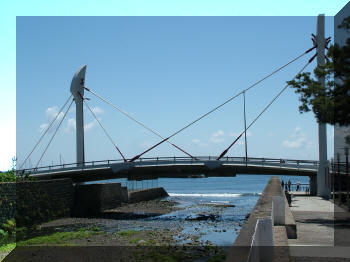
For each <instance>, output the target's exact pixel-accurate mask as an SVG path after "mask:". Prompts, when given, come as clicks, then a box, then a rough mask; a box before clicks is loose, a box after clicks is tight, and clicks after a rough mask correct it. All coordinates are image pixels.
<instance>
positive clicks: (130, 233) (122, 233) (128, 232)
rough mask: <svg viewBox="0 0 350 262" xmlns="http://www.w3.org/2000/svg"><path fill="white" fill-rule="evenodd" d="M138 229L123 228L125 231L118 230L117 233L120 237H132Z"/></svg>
mask: <svg viewBox="0 0 350 262" xmlns="http://www.w3.org/2000/svg"><path fill="white" fill-rule="evenodd" d="M137 232H138V231H136V230H125V231H120V232H118V235H119V236H121V237H132V236H134V235H135V234H137Z"/></svg>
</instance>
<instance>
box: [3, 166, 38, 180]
mask: <svg viewBox="0 0 350 262" xmlns="http://www.w3.org/2000/svg"><path fill="white" fill-rule="evenodd" d="M21 181H35V178H33V177H31V176H30V174H29V173H23V172H22V173H19V174H17V175H16V170H15V169H12V170H9V171H7V172H0V183H8V182H21Z"/></svg>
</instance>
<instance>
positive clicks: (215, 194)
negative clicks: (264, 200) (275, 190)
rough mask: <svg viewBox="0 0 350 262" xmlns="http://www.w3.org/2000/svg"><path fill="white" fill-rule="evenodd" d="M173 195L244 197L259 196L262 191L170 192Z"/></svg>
mask: <svg viewBox="0 0 350 262" xmlns="http://www.w3.org/2000/svg"><path fill="white" fill-rule="evenodd" d="M168 194H169V196H172V197H242V196H259V195H261V193H213V194H206V193H189V194H183V193H168Z"/></svg>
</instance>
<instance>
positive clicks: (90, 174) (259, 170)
mask: <svg viewBox="0 0 350 262" xmlns="http://www.w3.org/2000/svg"><path fill="white" fill-rule="evenodd" d="M236 174H247V175H252V174H254V175H255V174H259V175H260V174H261V175H291V176H315V175H316V170H313V169H298V168H286V167H283V168H280V167H271V166H270V167H262V166H245V165H220V166H218V167H208V166H207V165H203V164H201V165H178V164H175V165H163V166H162V165H156V166H154V165H150V166H134V167H131V168H127V169H118V168H115V167H113V166H110V167H96V168H85V169H80V168H79V169H74V170H65V171H63V170H62V171H59V170H57V171H55V172H50V173H41V174H36V175H33V176H35V177H36V178H37V179H40V180H42V179H58V178H71V179H72V180H73V181H74V182H76V183H79V182H87V181H98V180H106V179H115V178H127V179H129V180H147V179H154V178H158V177H171V178H185V177H197V176H205V177H235V176H236Z"/></svg>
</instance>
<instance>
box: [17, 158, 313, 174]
mask: <svg viewBox="0 0 350 262" xmlns="http://www.w3.org/2000/svg"><path fill="white" fill-rule="evenodd" d="M217 158H218V157H217V156H196V157H195V158H191V157H145V158H139V159H138V160H137V161H135V162H134V163H136V164H140V163H142V164H147V163H152V164H168V163H169V162H174V163H176V162H179V163H183V162H185V163H192V164H198V162H205V161H215V160H217ZM219 161H220V162H223V163H224V164H231V165H232V164H233V165H234V164H237V165H242V164H243V165H247V166H266V167H268V166H271V167H280V168H282V167H286V168H287V167H289V168H297V169H300V168H302V169H317V168H318V161H313V160H296V159H278V158H257V157H248V158H247V159H246V158H245V157H231V156H227V157H223V158H221V159H220V160H219ZM122 163H124V160H123V159H110V160H97V161H86V162H84V163H68V164H59V165H50V166H42V167H38V168H30V169H23V170H18V171H17V173H20V172H24V173H42V172H54V171H60V170H67V169H68V170H69V169H72V170H73V169H76V170H83V169H89V168H95V167H96V168H98V167H106V166H109V165H112V164H122Z"/></svg>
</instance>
